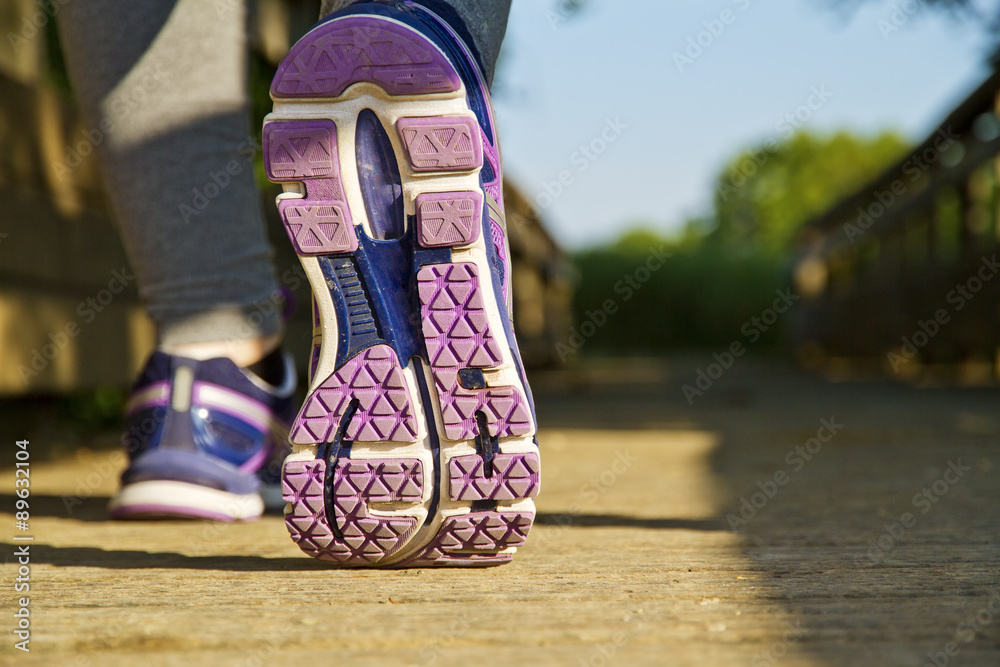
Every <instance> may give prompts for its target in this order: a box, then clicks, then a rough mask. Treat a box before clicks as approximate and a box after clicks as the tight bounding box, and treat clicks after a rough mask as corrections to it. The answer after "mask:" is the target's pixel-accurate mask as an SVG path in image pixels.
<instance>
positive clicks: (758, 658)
mask: <svg viewBox="0 0 1000 667" xmlns="http://www.w3.org/2000/svg"><path fill="white" fill-rule="evenodd" d="M710 361H711V358H698V359H693V360H676V361H671V362H669V363H666V364H659V363H652V362H644V363H641V364H634V365H629V364H622V363H620V362H615V363H609V364H606V365H599V366H590V367H588V368H581V369H577V370H576V371H574V372H572V373H563V374H560V375H546V376H537V377H536V380H535V388H536V393H537V395H538V400H539V414H540V420H541V422H542V426H543V431H542V434H541V443H542V452H543V456H544V481H543V491H542V495H541V496H540V498H539V501H538V507H539V511H540V512H541V517H540V525H537V526H536V528H535V530H534V532H533V534H532V536H531V539H530V540H529V543H528V545H527V546H526V547H525V548H524V549H523V550H522V552H521V553H520V554H519V555H518V557H517V558H516V560H515V562H514V563H513V564H512V565H510V566H506V567H503V568H499V569H490V570H443V571H432V570H422V571H421V570H414V571H398V572H397V571H337V570H330V569H328V568H326V567H325V566H323V565H322V564H320V563H317V562H314V561H312V560H310V559H308V558H306V557H304V556H302V555H301V554H300V553H299V552H298V550H297V549H296V547H294V546H293V545H292V543H291V542H290V541H289V540H288V538H287V536H286V534H285V529H284V527H283V525H282V523H281V521H280V519H279V518H277V517H269V518H266V519H265V520H262V521H259V522H257V523H253V524H248V525H217V524H211V523H142V522H138V523H111V522H108V521H106V520H105V517H104V509H103V506H104V504H105V502H106V500H107V497H108V495H109V494H110V493H111V492H112V491H113V489H114V484H115V480H114V475H113V474H110V473H111V469H112V468H114V467H115V465H116V463H117V460H118V457H117V456H115V455H112V454H111V453H109V452H107V451H99V450H98V451H93V452H87V451H83V452H80V453H79V454H78V455H77V456H76V457H75V458H72V459H71V460H64V461H61V462H58V463H42V462H38V463H36V464H35V465H34V468H33V471H32V493H33V496H32V505H31V511H32V531H31V532H32V533H33V534H34V535H35V536H36V542H35V544H34V545H33V546H32V551H31V554H32V570H31V577H32V591H31V610H32V628H33V635H32V642H31V647H32V652H31V654H30V656H22V655H20V654H17V653H15V651H14V650H13V648H12V643H13V636H12V635H11V634H9V629H10V626H11V622H12V618H11V616H10V614H9V613H8V612H7V611H5V612H4V613H3V614H2V619H3V620H0V636H3V637H4V640H3V644H2V645H0V663H2V664H17V665H47V666H48V665H56V666H59V665H74V666H76V665H79V666H85V665H95V666H97V665H101V666H104V665H134V664H143V665H184V666H185V667H190V666H194V665H213V666H214V665H262V664H263V665H302V664H307V662H318V661H323V662H324V663H325V664H337V665H397V664H399V665H411V664H412V665H463V664H531V665H534V664H543V665H548V664H552V665H574V666H575V665H594V666H599V665H610V664H618V665H665V664H678V665H772V664H773V665H783V666H784V665H787V666H792V665H879V666H881V665H913V666H915V667H919V666H921V665H924V664H927V663H929V662H930V658H929V657H928V652H930V653H932V654H940V653H942V652H944V651H945V650H946V648H947V645H948V642H950V641H955V642H957V645H956V646H955V647H954V648H955V649H957V650H958V653H957V655H954V656H951V657H949V658H948V664H950V665H963V666H968V665H990V666H995V665H997V664H1000V484H998V483H997V477H998V474H1000V470H998V465H1000V450H998V437H1000V415H998V412H997V408H996V406H997V405H998V401H1000V391H998V390H996V389H935V388H925V389H914V388H910V387H906V386H903V385H895V384H887V383H867V384H848V383H841V384H830V383H825V382H823V381H822V380H821V379H819V378H817V377H815V376H810V375H806V374H803V373H800V372H798V371H794V370H792V369H789V368H786V367H784V366H782V365H780V364H774V363H764V362H759V361H755V360H750V359H740V360H738V361H737V362H736V364H735V365H734V366H733V368H731V369H730V370H729V371H727V372H726V374H725V375H723V376H722V377H721V378H720V379H719V380H717V381H716V382H715V384H714V385H713V386H712V387H711V388H710V389H709V390H708V391H707V392H706V393H705V395H703V396H701V397H696V398H695V400H694V405H693V406H689V405H688V404H687V401H686V400H685V399H684V397H683V396H682V394H681V390H680V387H681V385H682V384H683V383H685V382H693V380H694V377H695V372H696V370H697V368H698V367H699V366H701V367H702V368H704V367H705V365H706V364H707V363H708V362H710ZM823 419H825V420H828V422H834V423H835V424H836V425H842V428H837V432H836V434H835V435H833V437H832V438H831V439H829V441H828V442H826V443H825V444H822V446H821V447H820V448H819V449H818V451H815V453H814V454H811V455H810V456H811V459H810V460H805V459H804V457H802V456H801V455H800V454H797V453H796V452H795V448H796V447H809V446H811V447H812V448H813V449H814V450H816V449H817V448H816V445H817V444H819V443H808V441H809V439H810V438H813V437H816V436H817V435H819V436H823V437H826V436H827V435H829V432H827V431H823V432H820V431H819V429H820V428H821V426H822V424H821V420H823ZM31 446H32V447H34V448H36V449H38V450H39V451H40V450H41V448H43V447H45V446H46V443H45V442H43V441H41V440H36V441H34V442H33V443H32V445H31ZM3 451H4V452H5V454H4V456H6V457H8V458H9V459H12V454H9V453H7V452H11V451H12V449H11V448H10V447H9V446H8V444H4V446H3ZM789 452H792V454H791V455H789ZM807 454H808V452H807ZM799 458H802V464H801V469H799V470H796V468H798V467H799V463H798V459H799ZM616 462H617V463H616ZM949 462H953V463H955V464H956V465H960V466H962V470H963V472H962V476H961V477H960V478H955V475H954V474H952V475H951V476H948V475H946V471H947V470H948V469H949ZM11 464H12V460H8V461H3V465H4V466H5V469H4V471H3V473H2V479H3V485H4V486H3V489H4V491H3V503H2V509H3V511H4V512H6V513H4V514H0V526H3V527H4V528H3V531H0V536H2V537H0V541H2V542H4V543H5V544H4V545H3V546H2V547H0V548H2V550H3V551H2V553H3V554H4V556H3V558H4V559H5V560H10V558H11V554H12V553H13V550H14V547H13V546H12V542H11V539H10V538H11V536H12V535H13V534H15V533H16V532H17V531H16V530H15V529H14V517H13V516H12V515H11V514H10V512H11V511H12V505H13V503H12V496H11V495H10V494H11V488H12V486H13V481H12V480H13V475H12V472H11V471H10V469H9V468H7V467H6V466H9V465H11ZM966 468H967V469H966ZM779 471H783V472H784V473H785V474H786V475H787V480H786V483H785V484H783V485H781V486H780V487H778V488H777V490H776V492H775V493H774V494H773V498H767V499H766V503H763V504H762V503H761V500H762V496H757V497H754V496H753V494H754V493H755V492H758V491H759V490H760V489H759V487H758V486H757V483H758V482H760V483H761V484H762V485H763V486H764V487H767V489H769V488H770V487H769V485H768V484H767V480H774V479H776V477H775V475H776V473H778V472H779ZM949 478H950V479H952V480H953V481H954V483H948V482H941V483H938V484H937V491H938V492H941V491H942V490H943V491H944V492H943V493H939V496H940V497H939V499H938V500H937V502H935V503H933V504H930V505H929V509H928V511H927V513H926V514H923V513H921V508H922V506H923V504H922V503H920V502H919V501H918V502H917V503H916V504H915V503H914V496H915V495H916V494H920V493H921V490H922V489H924V488H928V489H932V493H933V492H934V491H933V489H934V486H935V483H936V482H938V480H944V479H949ZM777 479H784V478H783V477H781V476H780V475H779V476H778V477H777ZM942 484H946V485H947V486H946V488H943V487H942ZM765 490H766V489H765ZM74 494H77V495H79V496H80V497H79V504H77V500H76V499H74ZM87 494H90V495H89V496H88V495H87ZM85 496H86V497H85ZM744 497H745V498H747V499H748V502H757V503H758V504H762V506H761V507H760V508H759V509H757V511H756V515H755V516H753V517H750V518H749V519H748V520H747V522H746V524H745V525H741V526H740V527H739V530H738V531H733V530H730V528H729V526H728V525H727V521H726V517H727V515H728V514H730V513H734V514H735V513H738V512H739V510H740V505H741V498H744ZM67 503H69V505H71V506H72V510H73V511H72V513H71V514H68V513H67V510H66V505H67ZM906 512H909V513H911V514H912V515H913V517H914V522H912V523H911V526H910V527H909V528H905V534H903V535H902V536H901V537H899V538H898V539H896V538H893V539H892V544H889V538H885V537H884V536H885V535H887V534H888V533H887V532H886V528H885V526H886V524H887V523H889V524H890V526H891V530H892V531H895V532H898V530H899V528H898V527H892V523H893V522H898V521H899V520H900V517H901V515H902V514H903V513H906ZM880 539H881V543H882V547H887V548H882V547H879V546H878V545H879V540H880ZM872 545H875V547H876V550H875V551H870V550H871V549H872ZM14 573H15V567H14V566H13V565H10V564H6V565H3V566H2V567H0V574H2V584H0V585H2V587H3V590H4V597H3V599H4V609H5V610H9V609H10V608H11V606H10V604H9V601H10V600H11V598H12V596H13V593H12V592H11V591H12V577H13V576H14ZM991 595H992V596H993V600H994V602H993V611H992V612H991V611H989V607H990V602H991V597H990V596H991ZM977 614H978V615H979V618H980V620H981V621H983V622H982V623H981V625H979V626H975V627H976V629H975V630H972V632H971V634H970V632H969V630H970V629H971V628H970V629H966V628H965V627H964V626H961V624H962V623H963V622H966V621H967V619H975V618H976V617H977ZM987 616H989V620H988V622H987V621H986V619H987ZM966 639H969V640H970V641H968V642H967V643H966V642H965V641H964V640H966ZM605 654H609V655H608V657H605ZM938 657H939V658H941V656H938ZM941 659H943V658H941ZM931 664H933V663H931ZM939 664H940V663H939Z"/></svg>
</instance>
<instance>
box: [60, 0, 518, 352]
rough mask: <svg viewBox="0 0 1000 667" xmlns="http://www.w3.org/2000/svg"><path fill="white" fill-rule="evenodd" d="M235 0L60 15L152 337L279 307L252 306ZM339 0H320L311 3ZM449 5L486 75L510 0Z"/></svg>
mask: <svg viewBox="0 0 1000 667" xmlns="http://www.w3.org/2000/svg"><path fill="white" fill-rule="evenodd" d="M429 1H432V0H429ZM438 3H439V4H441V3H440V0H438ZM247 4H248V0H222V1H219V2H208V1H207V0H144V1H143V2H141V3H138V2H133V1H132V0H87V1H86V2H70V3H67V4H66V5H65V6H63V8H62V9H61V11H60V14H59V26H60V33H61V37H62V43H63V49H64V52H65V55H66V63H67V65H68V68H69V73H70V77H71V79H72V82H73V88H74V90H75V92H76V95H77V98H78V101H79V103H80V105H81V108H82V110H83V115H84V120H85V123H86V127H87V128H89V129H88V132H87V136H88V138H89V140H90V141H91V142H92V143H93V144H94V145H95V147H96V151H97V154H98V156H99V160H100V165H101V169H102V172H103V174H104V180H105V183H106V185H107V187H108V192H109V195H110V198H111V203H112V206H113V209H114V212H115V216H116V218H117V220H118V224H119V228H120V231H121V235H122V239H123V241H124V244H125V249H126V251H127V253H128V256H129V260H130V262H131V264H132V266H133V268H134V269H135V271H136V273H137V277H138V282H139V287H140V293H141V294H142V297H143V299H144V300H145V302H146V304H147V309H148V312H149V314H150V316H151V317H152V319H153V321H154V322H155V323H156V324H157V329H158V331H159V339H160V344H161V345H178V344H183V343H199V342H213V341H221V340H230V339H234V338H241V337H248V332H249V336H251V337H252V336H269V335H272V334H275V333H278V332H280V331H281V326H282V324H281V321H280V317H279V315H277V314H272V315H271V316H270V317H268V318H265V319H264V321H263V322H261V314H262V313H264V312H269V313H274V309H273V308H269V309H261V308H259V307H258V308H255V307H254V306H255V304H259V303H260V302H262V301H264V300H266V299H269V298H273V295H274V293H275V289H276V284H277V283H276V281H275V277H274V269H273V267H272V264H271V248H270V246H269V245H268V242H267V239H266V238H265V229H264V218H263V213H262V211H261V208H260V201H259V196H258V194H257V191H256V188H255V186H254V177H253V168H252V160H253V157H254V156H255V154H256V151H257V144H256V140H255V139H254V136H255V134H256V132H251V129H250V123H249V113H248V109H249V98H248V92H247V70H248V59H247V58H248V51H247V48H248V47H247V23H248V16H247V13H248V10H247ZM349 4H351V1H350V0H324V1H323V11H322V14H323V15H324V16H325V15H327V14H329V13H330V12H333V11H336V10H337V9H340V8H341V7H344V6H346V5H349ZM447 4H448V5H450V6H451V7H452V8H453V9H454V10H455V12H457V14H458V16H459V17H461V20H462V21H464V22H465V25H466V27H467V28H468V31H469V33H470V34H471V36H472V39H473V41H474V43H475V46H476V47H477V48H478V50H479V52H480V54H481V57H482V60H483V65H484V68H485V69H486V70H487V76H488V77H492V70H493V67H494V65H495V63H496V58H497V54H498V53H499V50H500V43H501V42H502V40H503V35H504V32H505V30H506V26H507V14H508V12H509V10H510V0H450V1H449V2H447ZM251 315H253V316H252V317H251Z"/></svg>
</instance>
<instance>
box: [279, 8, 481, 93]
mask: <svg viewBox="0 0 1000 667" xmlns="http://www.w3.org/2000/svg"><path fill="white" fill-rule="evenodd" d="M360 82H368V83H373V84H375V85H377V86H380V87H381V88H382V89H383V90H385V92H386V93H388V94H389V95H428V94H434V93H450V92H455V91H457V90H459V89H460V88H461V87H462V80H461V78H460V77H459V76H458V72H456V71H455V68H454V67H452V65H451V63H449V62H448V60H447V59H446V58H445V57H444V55H443V54H442V53H441V52H440V51H439V50H438V48H437V47H436V46H434V44H432V43H431V42H430V41H429V40H428V39H427V38H426V37H424V36H423V35H421V34H420V33H418V32H417V31H415V30H413V29H411V28H408V27H406V26H403V25H400V24H397V23H394V22H391V21H388V20H386V19H383V18H379V17H374V16H371V17H367V16H364V17H361V16H349V17H344V18H339V19H335V20H332V21H329V22H327V23H324V24H322V25H320V26H318V27H317V28H315V29H314V30H313V31H312V32H310V33H309V34H308V35H306V36H305V37H304V38H303V39H301V40H299V42H298V43H297V44H296V45H295V46H293V47H292V48H291V50H290V51H289V52H288V55H287V56H285V58H284V60H282V61H281V65H280V66H279V67H278V71H277V73H276V74H275V77H274V80H273V82H272V83H271V94H272V95H273V96H274V97H278V98H281V97H338V96H339V95H341V94H342V93H343V92H344V91H345V90H347V88H348V87H350V86H351V85H353V84H355V83H360Z"/></svg>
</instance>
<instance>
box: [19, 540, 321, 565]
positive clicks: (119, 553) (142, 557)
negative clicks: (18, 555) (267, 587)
mask: <svg viewBox="0 0 1000 667" xmlns="http://www.w3.org/2000/svg"><path fill="white" fill-rule="evenodd" d="M25 545H30V554H31V563H32V564H33V565H34V564H37V563H46V564H48V565H55V566H56V567H99V568H104V569H108V570H149V569H182V570H220V571H228V572H274V571H283V570H287V571H303V570H326V569H331V568H332V566H331V565H329V564H328V563H324V562H323V561H319V560H315V559H313V558H309V557H307V556H305V555H303V556H302V557H301V558H265V557H263V556H188V555H186V554H179V553H176V552H172V551H132V550H124V549H100V548H97V547H54V546H51V545H48V544H35V543H32V542H19V543H17V544H11V543H0V547H2V548H3V552H4V553H6V554H12V553H14V552H15V549H18V548H20V547H23V546H25ZM8 562H13V561H11V560H10V557H8Z"/></svg>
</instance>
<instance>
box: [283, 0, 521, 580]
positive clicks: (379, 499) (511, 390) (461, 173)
mask: <svg viewBox="0 0 1000 667" xmlns="http://www.w3.org/2000/svg"><path fill="white" fill-rule="evenodd" d="M271 95H272V99H273V100H274V102H275V107H274V111H273V112H272V114H270V115H269V116H268V117H267V119H265V126H264V159H265V167H266V170H267V175H268V177H269V178H270V179H271V180H273V181H275V182H278V183H282V184H283V185H284V189H285V194H284V195H282V196H281V197H279V200H278V209H279V212H280V214H281V217H282V220H283V222H284V224H285V228H286V231H287V232H288V236H289V240H290V241H291V243H292V245H293V246H294V248H295V250H296V252H297V253H298V254H299V256H300V259H301V261H302V264H303V267H304V268H305V271H306V274H307V276H308V277H309V280H310V283H311V285H312V288H313V292H314V295H315V303H314V324H315V326H316V328H317V330H318V331H319V332H321V334H322V336H321V339H320V338H319V337H317V338H316V339H314V347H313V351H312V358H311V361H310V366H311V370H312V378H311V383H310V391H309V394H308V396H307V398H306V401H305V403H304V405H303V408H302V410H301V411H300V413H299V416H298V418H297V419H296V421H295V423H294V425H293V427H292V431H291V435H290V439H291V442H292V443H293V446H294V448H295V449H294V452H293V454H292V455H291V456H290V457H289V458H288V459H287V460H286V462H285V465H284V468H283V474H282V493H283V498H284V499H285V501H286V502H287V503H288V505H287V507H286V525H287V527H288V530H289V533H290V534H291V537H292V539H293V540H294V541H295V542H296V543H297V544H298V545H299V546H300V547H301V548H302V550H303V551H304V552H305V553H307V554H309V555H311V556H313V557H316V558H319V559H321V560H325V561H328V562H331V563H335V564H338V565H340V566H347V567H358V566H389V567H410V566H419V567H424V566H440V565H447V566H452V565H457V566H481V565H496V564H501V563H505V562H508V561H509V560H510V559H511V557H512V555H513V553H514V552H515V551H516V549H517V547H519V546H521V545H522V544H523V543H524V540H525V538H526V536H527V534H528V531H529V530H530V528H531V524H532V522H533V519H534V503H533V502H532V500H531V499H532V498H534V497H535V496H536V495H537V493H538V489H539V483H540V481H539V472H540V467H539V457H538V449H537V445H536V444H535V442H534V433H535V424H534V419H533V415H532V411H531V409H530V403H529V399H528V398H527V391H526V386H525V385H524V381H523V379H522V378H521V376H520V374H519V372H518V366H517V364H516V362H515V357H516V351H515V350H513V349H512V347H511V345H509V344H508V338H507V335H506V333H505V331H506V328H507V327H505V324H506V323H505V319H506V317H507V315H506V310H507V309H506V304H501V303H500V302H499V299H498V296H497V293H496V291H495V290H494V288H493V283H492V280H493V279H492V274H491V269H490V264H489V260H488V254H487V247H486V243H487V242H488V243H491V244H492V243H494V241H495V238H494V237H495V234H496V232H495V231H487V232H486V233H485V234H484V233H483V229H484V224H486V225H491V224H492V225H494V226H495V225H496V223H495V222H493V221H492V220H491V219H490V218H489V217H488V216H487V217H486V218H484V202H485V200H486V196H487V195H488V196H490V197H494V198H495V195H496V194H498V193H499V188H498V185H496V184H492V185H490V186H489V187H484V185H483V184H482V183H481V181H480V170H481V169H482V168H483V164H484V156H488V157H490V158H491V160H493V161H496V159H497V157H496V156H497V152H496V148H495V147H493V146H491V145H490V144H489V141H488V140H487V138H486V137H485V135H484V133H483V131H482V130H481V128H480V127H479V122H478V121H477V120H476V116H475V115H474V113H473V110H472V109H471V108H470V107H469V103H468V101H467V99H466V89H465V84H464V83H463V82H462V79H461V76H460V75H459V72H458V70H457V69H456V67H455V66H454V65H453V64H452V63H451V61H450V60H449V57H448V56H446V55H445V53H444V52H443V51H441V50H440V49H439V48H438V47H437V46H436V45H435V44H434V43H433V42H432V41H431V40H430V39H428V37H426V36H424V35H423V34H421V32H418V31H417V30H415V29H413V28H412V27H410V26H408V25H406V24H405V23H403V22H401V21H397V20H394V19H392V18H389V17H386V16H346V17H341V18H337V19H333V20H330V21H328V22H326V23H323V24H321V25H319V26H317V27H316V28H314V29H313V30H312V31H311V32H310V33H309V34H307V35H306V36H305V37H304V38H303V39H302V40H300V41H299V43H298V44H296V46H295V47H293V49H292V50H291V51H290V52H289V55H288V56H287V57H286V59H285V61H284V62H283V63H282V65H281V66H280V67H279V69H278V73H277V75H276V76H275V79H274V82H273V84H272V87H271ZM369 112H373V113H374V114H375V115H376V116H377V117H378V121H379V122H380V123H381V125H382V129H383V130H384V131H385V132H386V134H387V135H388V138H389V141H390V142H391V147H392V153H393V154H394V157H395V160H396V166H395V169H398V172H399V180H400V182H399V184H398V185H399V191H400V192H401V196H402V199H403V202H404V203H403V208H404V210H405V218H406V220H405V225H404V228H405V232H404V233H403V236H402V237H399V238H395V239H392V238H385V237H384V234H383V233H381V232H379V230H376V229H373V227H375V225H374V224H373V222H372V211H371V206H373V205H376V204H373V201H375V200H374V199H373V198H372V197H370V196H369V197H368V198H367V199H366V195H370V192H364V191H363V188H364V187H365V186H364V184H363V181H362V179H363V178H364V176H363V172H364V171H366V170H363V169H362V168H361V167H362V165H361V164H360V162H361V159H360V158H358V156H357V155H356V152H357V151H359V150H361V149H360V148H359V146H361V143H362V142H360V141H358V140H357V139H356V138H355V136H354V135H355V132H359V131H360V130H359V128H360V124H359V123H358V117H359V115H360V114H362V113H365V114H367V113H369ZM494 136H495V134H494ZM356 159H357V161H358V164H357V165H356V164H355V161H356ZM491 165H492V162H491ZM491 168H492V169H494V170H495V171H498V170H497V169H496V168H495V167H492V166H491ZM497 179H499V174H497ZM495 208H496V206H494V209H495ZM484 219H485V221H486V222H485V223H484ZM486 229H487V230H491V227H489V226H487V227H486Z"/></svg>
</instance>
